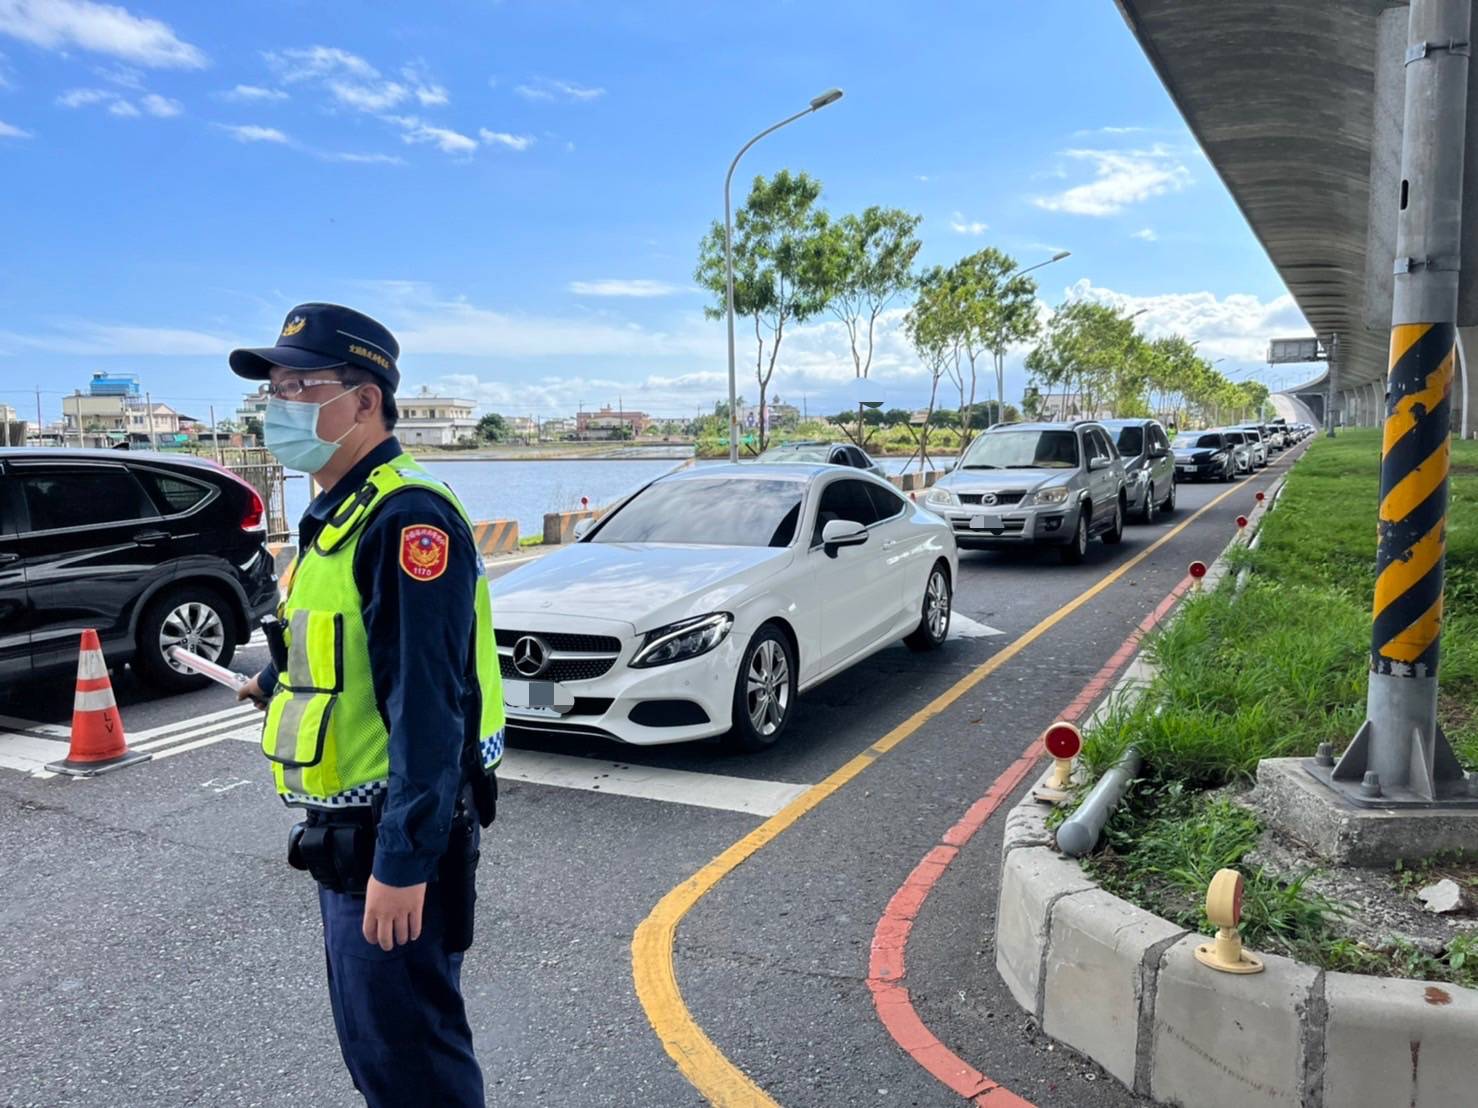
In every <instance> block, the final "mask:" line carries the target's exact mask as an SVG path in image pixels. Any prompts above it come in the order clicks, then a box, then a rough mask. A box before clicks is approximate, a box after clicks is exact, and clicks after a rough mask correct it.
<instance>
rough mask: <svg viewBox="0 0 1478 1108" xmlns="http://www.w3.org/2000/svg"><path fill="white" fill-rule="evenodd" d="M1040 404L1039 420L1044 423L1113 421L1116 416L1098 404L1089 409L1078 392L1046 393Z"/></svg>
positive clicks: (1040, 399) (1043, 394)
mask: <svg viewBox="0 0 1478 1108" xmlns="http://www.w3.org/2000/svg"><path fill="white" fill-rule="evenodd" d="M1038 403H1039V404H1040V405H1041V408H1040V411H1041V415H1040V417H1039V418H1040V419H1041V420H1043V421H1057V420H1062V421H1066V420H1072V419H1112V418H1113V415H1114V413H1113V411H1112V409H1110V408H1106V407H1103V406H1101V405H1098V404H1095V405H1094V406H1093V407H1092V408H1091V409H1090V408H1088V407H1087V406H1086V402H1085V400H1084V398H1083V396H1082V394H1081V393H1076V392H1044V393H1041V394H1040V396H1039V399H1038Z"/></svg>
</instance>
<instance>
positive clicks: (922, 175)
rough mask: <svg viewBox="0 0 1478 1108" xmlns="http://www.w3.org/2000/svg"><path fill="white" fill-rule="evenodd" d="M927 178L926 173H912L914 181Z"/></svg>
mask: <svg viewBox="0 0 1478 1108" xmlns="http://www.w3.org/2000/svg"><path fill="white" fill-rule="evenodd" d="M928 179H929V176H928V174H926V173H916V174H914V180H915V181H927V180H928Z"/></svg>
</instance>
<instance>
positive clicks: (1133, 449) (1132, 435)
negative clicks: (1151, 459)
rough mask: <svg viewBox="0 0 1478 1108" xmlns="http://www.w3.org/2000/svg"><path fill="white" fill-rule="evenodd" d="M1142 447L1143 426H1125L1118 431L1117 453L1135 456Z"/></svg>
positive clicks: (1128, 456)
mask: <svg viewBox="0 0 1478 1108" xmlns="http://www.w3.org/2000/svg"><path fill="white" fill-rule="evenodd" d="M1143 449H1144V428H1143V427H1125V428H1123V429H1122V430H1121V431H1120V432H1119V453H1120V454H1122V455H1123V456H1124V457H1126V458H1136V457H1138V456H1139V452H1140V451H1141V450H1143Z"/></svg>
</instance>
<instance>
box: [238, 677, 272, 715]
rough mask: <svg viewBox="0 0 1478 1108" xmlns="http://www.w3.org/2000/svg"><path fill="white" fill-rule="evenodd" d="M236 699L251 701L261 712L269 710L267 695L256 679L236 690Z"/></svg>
mask: <svg viewBox="0 0 1478 1108" xmlns="http://www.w3.org/2000/svg"><path fill="white" fill-rule="evenodd" d="M236 699H237V700H250V701H251V702H252V704H254V705H255V706H256V709H257V711H259V712H265V711H266V710H267V694H266V693H264V692H263V691H262V686H261V684H260V683H259V682H258V681H257V679H256V678H255V677H253V678H252V679H251V680H250V681H248V682H247V683H246V684H244V685H242V686H241V688H239V689H237V690H236Z"/></svg>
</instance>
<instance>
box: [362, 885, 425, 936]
mask: <svg viewBox="0 0 1478 1108" xmlns="http://www.w3.org/2000/svg"><path fill="white" fill-rule="evenodd" d="M425 903H426V882H424V881H422V882H421V883H420V884H419V885H406V886H403V887H402V886H398V885H385V884H381V883H380V882H379V881H377V880H375V878H373V877H371V878H370V879H369V885H367V886H366V887H365V890H364V941H365V942H367V943H378V944H379V945H380V949H381V950H394V949H395V948H396V947H397V946H401V945H403V944H404V943H407V942H414V941H415V940H417V939H419V938H420V937H421V909H422V907H423V906H424V905H425Z"/></svg>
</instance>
